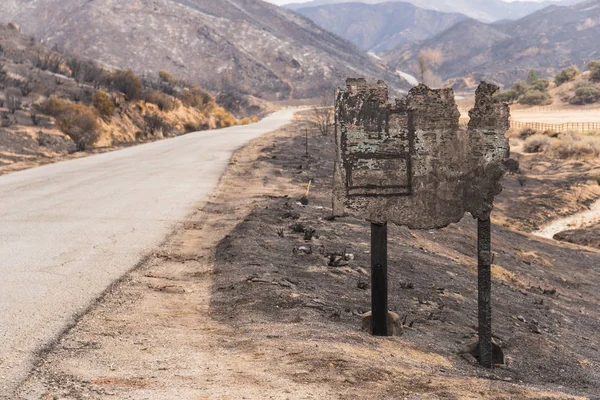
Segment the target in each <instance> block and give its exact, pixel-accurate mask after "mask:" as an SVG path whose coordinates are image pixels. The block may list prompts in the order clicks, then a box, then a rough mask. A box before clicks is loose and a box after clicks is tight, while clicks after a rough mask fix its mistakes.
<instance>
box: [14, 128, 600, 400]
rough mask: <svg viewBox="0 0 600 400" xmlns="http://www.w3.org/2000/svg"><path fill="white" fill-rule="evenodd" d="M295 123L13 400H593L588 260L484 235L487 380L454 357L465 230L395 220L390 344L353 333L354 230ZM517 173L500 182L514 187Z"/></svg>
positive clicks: (471, 289)
mask: <svg viewBox="0 0 600 400" xmlns="http://www.w3.org/2000/svg"><path fill="white" fill-rule="evenodd" d="M305 128H306V129H308V128H309V125H308V124H307V123H306V121H304V120H303V119H302V117H298V119H297V120H296V121H295V122H294V123H293V124H291V125H288V126H287V127H285V128H283V129H281V130H279V131H277V132H273V133H271V134H268V135H265V136H262V137H261V138H259V139H256V140H254V141H253V142H251V143H250V145H249V146H247V147H245V148H244V149H241V150H239V151H238V152H236V153H235V155H234V157H233V158H232V160H231V162H230V165H229V168H228V170H227V172H226V174H225V175H224V176H223V177H222V179H221V182H220V184H219V187H218V189H217V191H216V192H215V193H214V195H213V196H212V197H211V198H210V199H209V200H208V201H207V202H205V203H202V204H198V206H197V208H198V210H197V212H195V213H194V214H193V215H191V216H190V217H189V218H188V219H187V221H185V222H183V223H182V224H181V225H180V226H179V227H178V228H177V229H176V230H175V232H173V234H172V235H171V236H170V237H169V238H168V240H167V241H166V242H165V243H164V244H163V245H162V246H160V247H159V248H156V249H155V250H154V251H153V253H152V256H150V257H149V259H148V260H147V262H146V263H144V264H143V265H141V266H140V267H139V268H138V269H137V270H135V271H134V272H132V273H131V274H129V275H128V276H127V278H126V279H124V280H123V281H122V282H121V283H120V284H119V285H117V286H116V287H115V288H114V289H113V290H111V291H110V292H109V293H108V294H107V295H106V296H104V297H103V298H102V299H101V300H99V301H98V303H97V304H96V306H95V307H93V309H92V310H91V312H89V313H88V314H86V315H84V316H83V317H82V318H81V319H80V321H79V323H78V324H77V325H76V326H75V327H74V328H73V329H71V330H70V331H69V332H67V333H66V334H65V335H64V336H63V337H62V338H61V339H60V340H59V341H58V343H57V344H56V346H55V347H54V348H52V349H51V350H50V351H49V352H48V353H47V354H43V355H42V356H41V357H40V360H39V363H38V365H37V367H36V368H35V370H34V371H33V372H32V374H31V376H30V377H29V379H27V380H26V381H25V382H24V383H23V384H22V385H21V388H20V390H19V393H18V396H19V398H23V399H40V398H42V399H83V398H93V399H111V398H114V399H125V398H127V399H164V398H186V399H238V398H239V399H241V398H247V399H367V398H368V399H401V398H407V399H457V398H461V399H482V398H484V399H485V398H487V399H492V398H493V399H499V398H500V399H508V398H511V399H525V398H538V399H549V398H556V399H567V398H569V399H572V398H597V397H599V396H600V373H599V371H600V338H599V337H598V334H597V332H598V331H599V330H600V322H599V321H600V295H599V294H598V291H597V287H598V285H599V284H600V271H599V270H598V267H597V265H600V253H598V252H597V251H595V250H593V249H582V248H580V247H575V246H572V245H569V244H562V243H557V242H553V241H550V240H545V239H536V238H534V237H532V236H530V235H529V234H526V233H521V232H517V231H515V230H511V229H509V228H507V227H503V226H500V225H495V226H494V227H493V249H494V252H495V257H494V266H493V276H494V289H493V304H494V332H495V335H496V340H497V342H498V343H499V344H500V345H501V346H502V348H503V349H504V352H505V354H506V356H507V365H506V366H504V367H502V368H496V369H495V370H493V371H485V370H482V369H480V368H478V367H477V366H476V365H473V364H472V363H471V362H470V360H469V358H468V357H464V356H463V355H462V354H461V353H462V351H463V350H464V349H465V348H466V347H468V345H469V344H470V343H472V342H473V340H474V339H475V338H476V321H477V314H476V299H477V293H476V226H475V224H474V221H473V220H472V219H471V218H470V217H465V219H464V220H463V221H462V222H461V223H459V224H455V225H452V226H450V227H448V228H445V229H442V230H440V231H410V230H408V229H405V228H402V227H395V226H392V227H390V233H389V237H390V245H389V255H390V262H389V264H390V267H389V269H390V271H389V273H390V277H389V281H390V308H391V309H392V310H393V311H395V312H397V313H398V314H400V315H401V316H402V317H403V319H404V320H405V326H404V329H403V330H402V334H401V335H399V336H395V337H390V338H374V337H371V336H370V335H369V334H367V333H365V332H363V331H361V329H360V326H361V316H360V314H361V313H363V312H365V311H367V310H368V309H369V298H370V296H369V290H368V283H369V277H368V274H369V269H368V266H369V259H370V255H369V254H368V251H369V229H368V224H367V223H366V222H365V221H362V220H359V219H356V218H354V217H352V216H345V217H343V218H339V219H335V220H330V219H329V218H328V216H329V215H330V203H331V198H330V186H331V171H332V164H331V163H332V160H333V152H334V144H333V138H332V137H323V136H320V135H319V134H317V133H316V132H314V131H312V130H311V131H310V135H309V136H310V140H309V157H306V156H305V148H304V134H303V133H304V129H305ZM548 168H550V166H548ZM532 170H533V169H532ZM516 179H517V178H516V177H509V178H508V185H512V186H514V185H515V184H517V185H519V188H520V187H521V186H520V184H519V183H518V182H517V181H516ZM534 179H536V180H537V179H539V178H533V177H528V180H534ZM548 179H550V177H548ZM309 182H312V184H311V187H312V189H311V195H310V196H309V197H310V204H309V205H308V206H306V207H305V206H301V205H300V204H299V203H298V199H299V198H300V197H301V196H302V195H303V194H304V193H305V191H306V187H307V184H308V183H309ZM546 184H547V185H548V186H552V183H551V182H550V181H549V182H547V183H546ZM525 187H527V186H525ZM528 187H529V189H531V190H533V189H534V188H537V189H536V190H542V189H541V188H542V187H543V186H541V185H540V186H536V185H533V184H532V185H530V186H528ZM519 188H517V187H516V186H515V187H514V188H512V189H510V187H509V189H508V190H507V192H506V193H505V194H504V195H503V196H507V197H505V198H504V199H500V200H499V204H504V206H503V207H502V206H500V207H498V210H497V212H495V214H496V215H497V217H496V218H499V219H501V221H502V222H503V223H505V224H507V225H509V226H510V225H511V223H510V221H516V220H518V219H519V216H518V214H517V213H516V210H520V208H521V206H520V204H528V202H529V199H530V198H531V197H530V196H521V197H510V196H512V195H514V194H515V193H516V192H517V191H518V190H522V189H519ZM565 191H566V189H565ZM511 201H512V205H510V202H511ZM547 201H548V202H549V203H548V204H552V201H553V199H552V198H549V199H548V200H547ZM527 207H529V205H527ZM505 210H509V211H510V212H508V211H505ZM519 212H523V213H525V212H527V210H520V211H519ZM511 218H512V219H511ZM544 218H546V217H540V218H537V219H533V220H532V222H531V227H533V226H537V225H538V224H542V223H543V219H544ZM300 224H301V225H302V227H300ZM309 228H310V229H309ZM511 228H513V229H514V226H513V227H511ZM312 229H314V233H315V234H314V235H313V237H312V238H311V240H305V239H306V238H307V237H306V236H305V235H306V232H307V231H308V232H312ZM309 236H310V235H309ZM471 361H472V360H471Z"/></svg>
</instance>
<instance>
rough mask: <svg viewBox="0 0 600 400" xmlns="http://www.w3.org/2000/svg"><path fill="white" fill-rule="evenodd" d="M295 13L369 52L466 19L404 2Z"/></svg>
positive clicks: (327, 7) (336, 6)
mask: <svg viewBox="0 0 600 400" xmlns="http://www.w3.org/2000/svg"><path fill="white" fill-rule="evenodd" d="M297 12H298V13H299V14H301V15H303V16H305V17H307V18H309V19H311V20H312V21H313V22H315V23H316V24H317V25H318V26H320V27H322V28H323V29H328V30H330V31H331V32H333V33H335V34H336V35H338V36H340V37H342V38H344V39H347V40H349V41H350V42H352V43H354V44H356V45H357V46H359V47H360V48H362V49H363V50H367V51H372V52H381V51H386V50H391V49H393V48H395V47H397V46H398V45H400V44H408V43H412V42H414V41H418V40H424V39H427V38H428V37H431V36H433V35H434V34H436V33H439V32H442V31H444V30H445V29H447V28H449V27H451V26H452V25H454V24H456V23H457V22H458V21H461V20H464V19H466V18H468V17H467V16H465V15H463V14H458V13H442V12H438V11H431V10H424V9H421V8H419V7H416V6H414V5H412V4H410V3H407V2H387V3H378V4H366V3H342V4H330V5H323V6H315V7H306V8H300V9H298V10H297Z"/></svg>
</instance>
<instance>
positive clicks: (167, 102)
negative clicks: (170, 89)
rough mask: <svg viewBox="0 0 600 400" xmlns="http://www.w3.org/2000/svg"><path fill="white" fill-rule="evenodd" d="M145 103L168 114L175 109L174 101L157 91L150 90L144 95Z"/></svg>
mask: <svg viewBox="0 0 600 400" xmlns="http://www.w3.org/2000/svg"><path fill="white" fill-rule="evenodd" d="M145 100H146V102H148V103H152V104H155V105H157V106H158V108H159V110H161V111H165V112H169V111H173V110H174V109H175V99H173V97H171V96H169V95H166V94H164V93H162V92H159V91H158V90H152V91H150V92H148V93H146V99H145Z"/></svg>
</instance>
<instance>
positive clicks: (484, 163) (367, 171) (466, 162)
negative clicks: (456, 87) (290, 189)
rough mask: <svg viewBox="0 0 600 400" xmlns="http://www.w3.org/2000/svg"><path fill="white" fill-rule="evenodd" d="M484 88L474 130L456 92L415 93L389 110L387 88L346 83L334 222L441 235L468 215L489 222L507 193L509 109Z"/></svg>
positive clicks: (338, 109)
mask: <svg viewBox="0 0 600 400" xmlns="http://www.w3.org/2000/svg"><path fill="white" fill-rule="evenodd" d="M497 90H498V87H496V86H494V85H491V84H487V83H482V84H481V85H480V86H479V88H478V89H477V92H476V100H475V107H474V108H473V109H472V110H471V111H470V112H469V115H470V117H471V121H470V122H469V126H468V128H460V127H459V123H458V121H459V118H460V113H459V111H458V107H457V106H456V103H455V102H454V95H453V92H452V90H451V89H439V90H432V89H429V88H428V87H427V86H425V85H419V86H417V87H415V88H413V89H412V90H411V91H410V92H409V94H408V96H407V97H406V98H405V99H402V100H396V102H395V103H388V91H387V86H386V84H385V83H384V82H382V81H379V82H377V83H376V84H374V85H368V84H367V83H366V81H365V80H364V79H348V81H347V87H346V89H343V90H341V89H340V90H338V92H337V93H336V103H335V118H336V120H335V123H336V142H337V147H338V152H337V159H336V164H335V171H334V196H333V197H334V199H333V206H334V207H333V208H334V214H335V215H340V214H343V212H344V210H346V209H347V210H350V211H352V212H354V213H357V214H359V215H362V216H364V217H365V218H367V219H369V220H371V221H390V222H394V223H396V224H401V225H406V226H408V227H410V228H416V229H434V228H441V227H444V226H447V225H449V224H450V223H453V222H458V221H459V220H460V219H461V218H462V217H463V216H464V214H465V212H470V213H471V214H472V215H473V216H474V217H478V218H485V217H487V216H488V214H489V212H490V211H491V209H492V203H493V200H494V196H496V195H497V194H498V193H500V191H501V190H502V187H501V186H500V179H501V178H502V176H503V175H504V172H505V167H504V164H503V160H504V158H505V155H506V154H507V151H508V139H507V138H506V137H505V136H504V133H505V132H506V130H507V129H508V128H509V108H508V106H507V105H505V104H503V103H500V102H497V101H495V100H494V99H493V98H492V95H493V94H494V92H496V91H497Z"/></svg>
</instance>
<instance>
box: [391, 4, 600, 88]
mask: <svg viewBox="0 0 600 400" xmlns="http://www.w3.org/2000/svg"><path fill="white" fill-rule="evenodd" d="M598 49H600V0H589V1H586V2H583V3H580V4H577V5H574V6H551V7H547V8H545V9H542V10H539V11H537V12H535V13H533V14H531V15H529V16H526V17H524V18H522V19H519V20H517V21H512V22H508V23H503V24H485V23H483V22H479V21H476V20H473V19H471V20H466V21H461V22H459V23H457V24H456V25H455V26H453V27H451V28H450V29H448V30H446V31H444V32H441V33H439V34H438V35H436V36H434V37H431V38H429V39H427V40H424V41H421V42H417V43H413V44H410V45H404V46H400V47H398V48H397V49H395V50H393V51H390V52H388V53H387V54H386V55H385V56H384V59H385V61H386V62H387V63H388V65H390V67H393V68H397V69H402V70H404V71H408V72H413V73H415V72H416V71H417V69H418V66H417V58H418V56H419V54H420V53H421V52H422V51H435V52H437V53H438V56H439V58H440V59H441V61H440V62H439V63H438V65H430V69H431V70H432V71H433V72H434V73H436V74H438V75H439V76H440V77H441V78H442V80H445V81H448V80H452V79H458V80H463V79H466V80H471V81H478V80H491V81H494V82H497V83H500V84H502V85H511V84H512V83H513V82H515V81H516V80H518V79H525V77H526V76H527V72H528V71H529V70H530V69H535V70H536V71H537V72H538V74H539V75H540V76H541V77H544V78H549V77H553V76H554V74H556V73H557V72H558V71H559V70H560V69H562V68H566V67H568V66H570V65H573V64H574V65H577V66H578V67H579V68H583V67H585V65H586V64H587V63H588V62H589V61H591V60H593V59H598V58H600V51H599V50H598Z"/></svg>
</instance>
